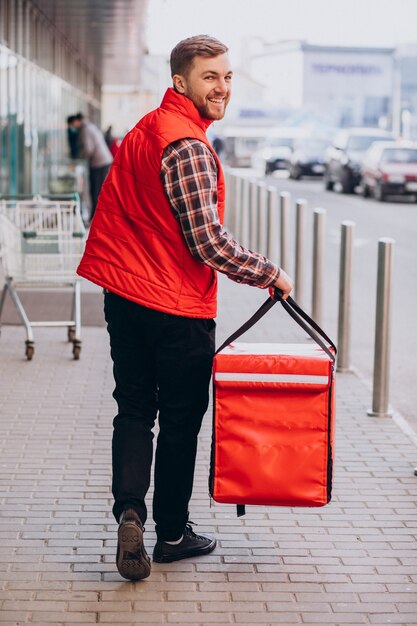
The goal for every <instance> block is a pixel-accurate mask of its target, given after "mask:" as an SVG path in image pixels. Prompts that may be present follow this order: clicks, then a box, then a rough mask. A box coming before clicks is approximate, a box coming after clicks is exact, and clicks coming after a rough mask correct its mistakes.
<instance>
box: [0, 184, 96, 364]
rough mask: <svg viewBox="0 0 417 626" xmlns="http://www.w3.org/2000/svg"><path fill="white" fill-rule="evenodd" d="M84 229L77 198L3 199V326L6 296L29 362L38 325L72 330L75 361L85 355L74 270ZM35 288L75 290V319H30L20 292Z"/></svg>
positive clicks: (0, 217)
mask: <svg viewBox="0 0 417 626" xmlns="http://www.w3.org/2000/svg"><path fill="white" fill-rule="evenodd" d="M85 234H86V231H85V226H84V223H83V220H82V217H81V211H80V201H79V197H78V195H77V194H72V195H70V196H63V195H60V196H57V197H56V198H54V197H53V196H49V197H41V196H35V197H31V198H25V199H22V198H17V199H16V197H15V198H13V199H12V197H10V196H3V197H2V196H0V256H1V260H2V265H3V271H4V280H5V282H4V286H3V290H2V293H1V296H0V322H1V315H2V310H3V306H4V302H5V298H6V294H7V292H8V293H9V294H10V297H11V299H12V301H13V303H14V305H15V307H16V309H17V312H18V314H19V317H20V319H21V320H22V323H23V324H24V326H25V329H26V337H27V338H26V342H25V345H26V351H25V353H26V358H27V359H28V360H29V361H30V360H32V357H33V354H34V350H35V345H34V344H35V342H34V334H33V328H34V327H37V326H49V327H58V326H63V327H66V328H67V329H68V341H69V342H72V344H73V347H72V353H73V357H74V359H76V360H78V359H79V357H80V352H81V288H80V287H81V282H80V278H78V277H77V275H76V273H75V270H76V267H77V265H78V263H79V260H80V258H81V255H82V252H83V249H84V243H85ZM28 287H31V288H34V287H40V288H44V287H51V288H56V287H68V288H71V289H72V294H73V296H72V312H71V319H69V320H60V321H36V322H34V321H30V320H29V318H28V316H27V314H26V312H25V310H24V308H23V305H22V302H21V300H20V298H19V296H18V293H17V290H18V289H20V288H28Z"/></svg>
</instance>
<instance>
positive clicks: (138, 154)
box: [78, 35, 292, 580]
mask: <svg viewBox="0 0 417 626" xmlns="http://www.w3.org/2000/svg"><path fill="white" fill-rule="evenodd" d="M171 73H172V81H173V88H169V89H168V90H167V92H166V93H165V96H164V98H163V100H162V103H161V105H160V107H159V108H158V109H156V110H155V111H152V112H151V113H148V114H147V115H145V117H144V118H142V119H141V120H140V121H139V122H138V123H137V125H136V126H135V127H134V128H133V129H132V130H131V131H130V133H128V135H127V136H126V137H125V139H124V140H123V142H122V144H121V146H120V148H119V150H118V152H117V155H116V157H115V160H114V162H113V165H112V167H111V169H110V172H109V175H108V176H107V179H106V182H105V183H104V185H103V187H102V190H101V194H100V197H99V201H98V206H97V209H96V212H95V214H94V218H93V221H92V224H91V228H90V234H89V238H88V241H87V244H86V249H85V253H84V256H83V258H82V260H81V263H80V266H79V268H78V273H79V274H80V275H81V276H84V277H85V278H88V279H89V280H91V281H92V282H94V283H97V284H98V285H101V286H102V287H103V288H104V293H105V295H104V312H105V317H106V321H107V328H108V332H109V335H110V347H111V357H112V359H113V364H114V367H113V372H114V378H115V390H114V392H113V396H114V398H115V400H116V402H117V406H118V414H117V416H116V417H115V418H114V421H113V426H114V430H113V444H112V452H113V484H112V488H113V496H114V500H115V502H114V506H113V513H114V516H115V517H116V520H117V521H118V522H119V530H118V546H117V555H116V564H117V568H118V570H119V572H120V574H121V575H122V576H123V577H125V578H128V579H131V580H139V579H142V578H146V577H147V576H149V574H150V571H151V570H150V559H149V557H148V555H147V553H146V550H145V547H144V543H143V532H144V524H145V522H146V519H147V507H146V504H145V497H146V494H147V492H148V489H149V484H150V472H151V464H152V456H153V441H152V440H153V433H152V428H153V426H154V424H155V420H156V418H157V417H158V422H159V434H158V440H157V446H156V453H155V473H154V497H153V518H154V520H155V524H156V534H157V543H156V545H155V547H154V550H153V560H154V561H157V562H159V563H166V562H170V561H177V560H180V559H185V558H187V557H191V556H199V555H204V554H208V553H209V552H211V551H212V550H214V548H215V546H216V540H215V539H214V537H212V536H210V535H200V534H199V535H197V534H196V533H195V532H194V531H193V530H192V526H191V522H189V514H188V504H189V500H190V498H191V493H192V488H193V480H194V466H195V458H196V451H197V437H198V433H199V430H200V427H201V421H202V418H203V416H204V413H205V412H206V410H207V406H208V389H209V382H210V376H211V368H212V361H213V356H214V350H215V336H214V334H215V325H216V324H215V322H214V319H213V318H214V317H215V316H216V312H217V277H216V272H217V271H219V272H223V273H224V274H226V275H227V276H228V277H229V278H231V279H232V280H235V281H237V282H240V283H247V284H250V285H253V286H256V287H260V288H267V287H270V286H276V287H278V288H280V289H281V290H282V291H283V292H284V294H288V293H290V291H291V290H292V281H291V279H290V278H289V277H288V276H287V275H286V274H285V272H283V271H282V270H280V269H279V268H278V267H276V266H275V265H274V264H273V263H272V262H271V261H269V260H268V259H267V258H265V257H264V256H262V255H261V254H257V253H256V252H252V251H250V250H247V249H245V248H243V247H242V246H240V245H239V244H238V243H237V242H236V241H234V239H233V238H232V237H231V236H230V235H229V234H228V233H227V232H226V231H225V229H224V227H223V225H222V224H223V213H224V203H225V188H224V178H223V172H222V168H221V165H220V162H219V160H218V158H217V156H216V153H215V151H214V149H213V147H212V146H211V145H210V143H209V141H208V139H207V137H206V130H207V128H208V127H209V126H210V124H211V123H212V122H213V120H220V119H222V118H223V116H224V114H225V110H226V107H227V104H228V102H229V100H230V90H231V81H232V72H231V69H230V66H229V60H228V56H227V47H226V46H225V45H224V44H222V43H221V42H220V41H218V40H217V39H214V38H213V37H209V36H206V35H200V36H196V37H190V38H189V39H185V40H184V41H181V42H180V43H179V44H178V45H177V46H176V47H175V48H174V49H173V51H172V53H171Z"/></svg>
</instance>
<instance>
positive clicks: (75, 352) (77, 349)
mask: <svg viewBox="0 0 417 626" xmlns="http://www.w3.org/2000/svg"><path fill="white" fill-rule="evenodd" d="M80 352H81V342H79V341H74V345H73V348H72V354H73V356H74V361H78V360H79V358H80Z"/></svg>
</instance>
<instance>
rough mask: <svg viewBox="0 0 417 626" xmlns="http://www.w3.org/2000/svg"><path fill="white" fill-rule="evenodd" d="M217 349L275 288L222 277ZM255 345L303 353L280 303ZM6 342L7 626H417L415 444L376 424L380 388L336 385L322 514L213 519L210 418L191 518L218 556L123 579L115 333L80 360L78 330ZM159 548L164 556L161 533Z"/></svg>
mask: <svg viewBox="0 0 417 626" xmlns="http://www.w3.org/2000/svg"><path fill="white" fill-rule="evenodd" d="M220 283H221V285H220V287H221V288H220V295H221V298H220V316H219V324H218V341H219V342H220V341H221V339H222V338H225V337H226V335H227V334H228V333H229V332H231V331H232V330H234V329H235V328H236V327H237V326H238V325H239V324H240V323H242V322H243V321H245V320H246V318H247V317H248V316H249V314H250V313H251V312H253V311H254V310H255V309H256V307H257V306H258V304H260V303H261V302H262V301H263V300H264V299H265V292H261V291H260V290H257V289H253V288H249V287H243V286H241V285H235V284H234V283H232V282H231V281H228V280H227V279H222V280H221V281H220ZM276 308H277V309H278V308H279V310H277V311H271V312H270V313H269V314H268V317H267V318H265V320H263V321H262V322H261V323H260V324H259V325H257V326H256V327H255V328H254V329H253V330H251V331H250V332H249V333H247V335H246V336H245V340H247V341H251V340H253V341H289V342H294V341H306V338H305V336H304V335H303V333H302V331H300V330H299V329H298V328H297V327H296V325H295V324H294V322H293V321H292V320H291V319H290V318H289V317H288V318H287V317H286V316H285V312H284V311H283V310H282V309H281V307H276ZM35 338H36V340H37V341H36V352H35V357H34V360H33V361H32V362H30V363H29V362H26V361H25V360H24V358H23V354H24V339H25V337H24V332H23V329H22V328H20V327H16V326H5V327H3V329H2V335H1V338H0V394H1V395H0V397H1V408H0V414H1V420H0V427H1V435H2V437H1V459H0V465H1V474H0V483H1V485H0V504H1V519H0V522H1V527H0V578H1V584H0V624H1V625H3V624H4V625H10V626H12V625H18V624H26V623H37V624H43V625H45V626H52V625H56V626H58V625H59V626H66V625H68V626H69V625H74V624H77V625H78V626H84V625H87V624H92V623H93V624H94V623H103V624H107V623H112V624H113V625H114V626H119V625H120V626H133V625H136V624H148V625H152V624H164V623H175V624H182V625H189V624H191V625H193V626H202V625H206V624H212V625H216V626H220V625H226V624H245V625H246V626H266V625H270V626H272V625H278V624H287V625H290V624H311V625H312V624H316V625H317V624H320V625H327V624H329V625H332V626H336V625H343V626H347V625H349V624H352V625H353V624H355V625H356V624H374V625H377V626H382V625H383V624H401V625H403V626H411V625H412V624H417V542H416V538H417V509H416V496H417V477H415V476H414V475H413V468H414V466H415V465H417V448H416V447H415V445H414V444H413V442H412V441H411V440H410V439H409V438H408V437H407V436H406V435H405V434H404V432H403V431H402V430H400V428H399V427H398V425H397V424H396V422H395V421H393V420H391V419H375V418H370V417H368V416H367V415H366V410H367V409H368V408H369V406H370V401H371V398H370V392H369V390H368V388H367V387H366V386H365V385H364V384H363V382H361V380H360V379H359V378H358V377H357V376H356V375H354V374H343V375H339V376H338V381H337V408H338V420H337V454H336V468H335V484H334V498H333V501H332V503H331V504H330V505H329V506H327V507H324V508H320V509H291V508H273V507H268V508H263V507H248V510H247V514H246V516H245V517H243V518H239V519H237V518H236V516H235V510H234V507H232V506H226V505H219V504H214V505H212V506H211V507H210V502H209V498H208V489H207V477H208V463H209V453H210V430H211V417H210V412H208V414H207V416H206V418H205V423H204V427H203V430H202V433H201V442H200V448H199V456H198V464H197V473H196V482H195V490H194V496H193V501H192V505H191V517H192V519H193V520H194V521H195V522H197V523H198V524H199V526H198V527H197V530H201V531H202V532H204V531H214V532H215V533H216V535H217V537H218V540H219V545H218V548H217V549H216V551H215V552H214V553H212V554H211V555H207V556H205V557H200V558H199V559H197V558H196V559H189V560H185V561H182V562H178V563H173V564H153V567H152V574H151V577H150V578H149V579H147V580H146V581H142V582H138V583H132V582H126V581H123V580H122V579H121V578H120V576H119V575H118V573H117V570H116V567H115V563H114V557H115V549H116V524H115V521H114V520H113V518H112V515H111V493H110V481H111V475H110V470H111V465H110V441H111V429H112V418H113V416H114V413H115V404H114V401H113V399H112V397H111V391H112V388H113V381H112V371H111V363H110V359H109V353H108V344H107V337H106V331H105V329H104V328H102V327H101V328H99V327H85V328H84V329H83V349H82V353H81V359H80V361H78V362H75V361H73V360H72V358H71V350H70V346H69V345H68V344H67V343H66V342H65V331H64V330H59V329H43V330H41V329H36V336H35ZM145 540H146V545H147V547H148V549H149V551H151V550H152V547H153V543H154V541H155V535H154V530H153V525H152V523H151V522H149V523H148V524H147V529H146V535H145Z"/></svg>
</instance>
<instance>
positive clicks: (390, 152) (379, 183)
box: [360, 141, 417, 202]
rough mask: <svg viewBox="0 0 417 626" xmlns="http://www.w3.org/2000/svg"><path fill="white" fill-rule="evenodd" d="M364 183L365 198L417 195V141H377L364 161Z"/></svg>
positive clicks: (362, 179)
mask: <svg viewBox="0 0 417 626" xmlns="http://www.w3.org/2000/svg"><path fill="white" fill-rule="evenodd" d="M360 185H361V188H362V193H363V195H364V197H365V198H366V197H369V196H371V195H372V196H373V197H374V198H375V199H376V200H380V201H381V202H383V201H384V200H385V198H386V197H387V196H405V195H407V196H410V195H412V196H415V197H417V144H412V143H400V142H395V141H378V142H377V143H374V144H373V145H372V146H371V147H370V148H369V150H368V151H367V153H366V155H365V158H364V160H363V163H362V167H361V183H360Z"/></svg>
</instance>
